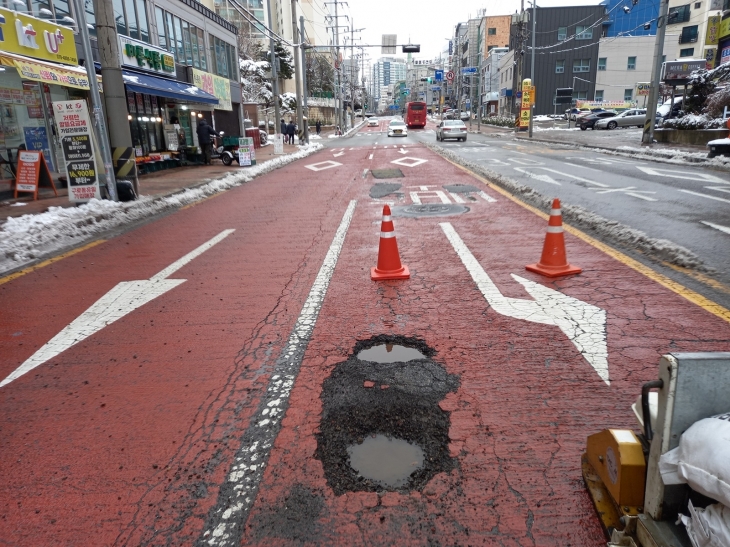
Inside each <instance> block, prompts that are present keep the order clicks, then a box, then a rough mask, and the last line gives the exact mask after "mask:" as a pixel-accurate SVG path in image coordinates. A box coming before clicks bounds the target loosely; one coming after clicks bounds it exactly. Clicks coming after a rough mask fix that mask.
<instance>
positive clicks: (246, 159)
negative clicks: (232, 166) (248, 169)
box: [238, 137, 256, 167]
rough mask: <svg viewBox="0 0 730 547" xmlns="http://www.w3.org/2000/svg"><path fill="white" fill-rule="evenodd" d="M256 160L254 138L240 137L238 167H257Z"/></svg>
mask: <svg viewBox="0 0 730 547" xmlns="http://www.w3.org/2000/svg"><path fill="white" fill-rule="evenodd" d="M255 164H256V158H255V156H254V151H253V137H239V139H238V165H240V166H241V167H244V166H249V165H255Z"/></svg>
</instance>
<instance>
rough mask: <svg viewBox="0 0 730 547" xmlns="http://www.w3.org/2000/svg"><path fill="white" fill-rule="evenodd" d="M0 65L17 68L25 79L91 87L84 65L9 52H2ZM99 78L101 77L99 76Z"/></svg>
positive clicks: (81, 87) (83, 87) (82, 87)
mask: <svg viewBox="0 0 730 547" xmlns="http://www.w3.org/2000/svg"><path fill="white" fill-rule="evenodd" d="M0 65H5V66H9V67H14V68H16V69H17V70H18V74H20V77H21V78H23V79H24V80H32V81H36V82H43V83H46V84H55V85H62V86H66V87H75V88H77V89H89V76H88V75H87V74H86V69H85V68H83V67H78V66H69V65H61V64H57V63H50V62H48V61H39V60H37V59H31V58H29V57H24V56H22V55H16V54H14V53H7V52H2V53H0ZM97 79H99V80H100V79H101V78H100V77H98V76H97Z"/></svg>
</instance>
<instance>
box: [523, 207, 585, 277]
mask: <svg viewBox="0 0 730 547" xmlns="http://www.w3.org/2000/svg"><path fill="white" fill-rule="evenodd" d="M525 268H526V269H527V270H529V271H531V272H535V273H539V274H541V275H544V276H547V277H560V276H562V275H572V274H578V273H580V272H582V271H583V270H582V269H581V268H579V267H578V266H573V265H572V264H568V259H567V258H566V256H565V238H564V237H563V217H562V215H561V213H560V200H559V199H557V198H555V199H554V200H553V208H552V210H551V211H550V221H549V222H548V229H547V234H546V235H545V244H544V245H543V248H542V257H540V262H538V263H537V264H528V265H527V266H525Z"/></svg>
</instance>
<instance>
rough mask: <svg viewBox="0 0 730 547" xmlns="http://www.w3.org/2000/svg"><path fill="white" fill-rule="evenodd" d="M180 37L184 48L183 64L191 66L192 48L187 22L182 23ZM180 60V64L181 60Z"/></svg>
mask: <svg viewBox="0 0 730 547" xmlns="http://www.w3.org/2000/svg"><path fill="white" fill-rule="evenodd" d="M182 37H183V45H184V46H185V55H184V56H183V58H182V59H184V64H186V65H188V66H191V65H192V64H193V46H192V44H191V43H190V25H189V24H188V22H187V21H182ZM182 59H181V60H180V62H181V63H182V62H183V60H182Z"/></svg>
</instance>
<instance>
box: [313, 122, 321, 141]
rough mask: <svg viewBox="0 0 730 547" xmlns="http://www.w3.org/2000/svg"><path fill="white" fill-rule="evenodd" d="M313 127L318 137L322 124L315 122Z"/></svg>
mask: <svg viewBox="0 0 730 547" xmlns="http://www.w3.org/2000/svg"><path fill="white" fill-rule="evenodd" d="M314 127H315V128H316V129H317V136H318V137H319V133H320V132H321V131H322V122H320V121H319V120H317V123H316V124H315V125H314Z"/></svg>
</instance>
